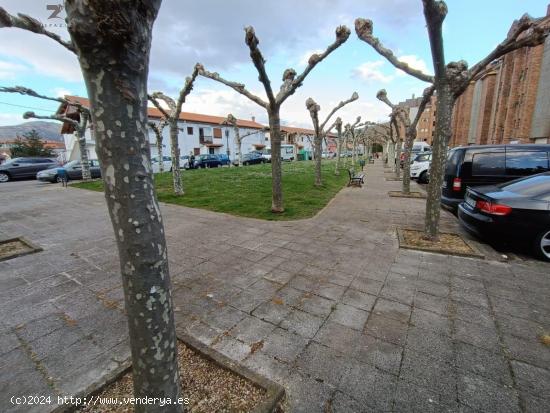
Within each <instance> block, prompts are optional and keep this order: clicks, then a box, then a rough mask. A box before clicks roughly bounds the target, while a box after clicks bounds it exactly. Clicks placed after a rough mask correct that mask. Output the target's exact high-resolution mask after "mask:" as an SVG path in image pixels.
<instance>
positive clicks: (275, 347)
mask: <svg viewBox="0 0 550 413" xmlns="http://www.w3.org/2000/svg"><path fill="white" fill-rule="evenodd" d="M383 171H384V168H383V167H382V165H381V163H376V164H374V165H369V166H368V167H366V184H365V185H364V187H363V188H362V189H357V188H345V189H344V190H342V191H341V192H340V193H339V194H338V195H337V196H336V198H335V199H334V200H333V201H332V202H331V203H330V204H329V205H328V206H327V208H325V210H323V211H322V212H321V213H320V214H319V215H318V216H316V217H315V218H312V219H309V220H304V221H294V222H265V221H258V220H253V219H245V218H238V217H231V216H228V215H223V214H217V213H212V212H208V211H203V210H194V209H190V208H184V207H178V206H173V205H163V206H162V213H163V218H164V222H165V227H166V232H167V239H168V245H169V259H170V271H171V274H172V281H173V293H172V295H173V299H174V305H175V306H176V309H175V311H176V322H177V328H178V329H179V331H182V332H186V333H188V334H190V335H192V336H194V337H195V338H198V339H199V340H201V341H202V342H204V343H206V344H208V345H210V346H212V347H213V348H214V349H216V350H218V351H220V352H222V353H224V354H225V355H227V356H229V357H231V358H232V359H234V360H236V361H239V362H242V363H243V364H244V365H246V366H248V367H250V368H252V369H253V370H255V371H257V372H259V373H260V374H263V375H265V376H267V377H269V378H271V379H273V380H275V381H277V382H279V383H281V384H283V385H284V386H285V387H286V389H287V399H288V411H292V412H315V411H319V412H324V411H333V412H359V411H404V412H405V411H407V412H408V411H423V412H424V411H494V412H501V411H533V412H536V411H543V410H544V407H545V406H548V404H549V403H550V348H548V347H545V346H543V345H542V344H541V343H540V342H539V341H538V339H537V337H538V334H540V332H542V331H546V333H548V332H550V302H549V300H548V297H549V296H550V278H549V277H548V273H549V269H550V265H547V264H543V263H538V262H529V261H526V262H510V263H502V262H498V261H496V260H495V258H498V254H494V253H492V252H491V250H490V248H487V249H484V252H487V253H488V259H486V260H478V259H469V258H458V257H450V256H444V255H437V254H429V253H419V252H415V251H406V250H399V249H398V248H397V240H396V236H395V227H396V226H397V225H399V226H418V227H421V225H422V222H423V219H424V213H423V208H424V203H425V201H424V200H420V199H406V198H390V197H389V196H388V195H387V192H388V191H389V190H399V188H400V183H399V182H386V181H385V179H384V173H383ZM4 188H5V187H4V186H1V187H0V197H2V199H7V197H6V192H4V191H7V190H6V189H4ZM10 188H11V190H13V188H15V187H14V186H11V187H10ZM61 191H63V192H62V194H60V192H61ZM61 196H63V201H62V204H63V207H64V209H63V213H62V214H60V213H59V205H60V198H61ZM38 197H39V198H38ZM36 199H40V202H39V203H37V202H36ZM14 211H15V212H14ZM0 217H1V218H0V236H2V237H7V236H12V235H23V236H25V237H27V238H29V239H31V240H32V241H34V242H35V243H38V244H40V245H41V246H43V247H44V249H45V251H44V252H41V253H38V254H33V255H29V256H25V257H20V258H17V259H15V260H11V261H6V262H2V263H0V272H1V274H2V276H1V277H0V298H1V299H2V301H1V304H0V310H2V314H3V316H2V317H1V322H0V353H1V354H0V405H1V406H6V409H5V410H7V411H33V410H32V409H31V410H30V409H28V407H29V406H19V408H17V407H16V406H12V405H11V404H10V403H9V398H10V396H11V395H13V394H16V393H17V394H40V395H45V394H51V395H53V396H55V395H58V394H61V395H69V394H74V393H75V392H77V391H81V390H83V389H85V388H87V387H89V386H90V385H91V384H92V383H93V382H94V381H96V380H97V379H98V377H108V376H109V375H112V374H114V373H115V372H116V371H117V370H119V369H120V368H122V366H124V362H125V361H127V359H128V357H129V350H128V344H127V338H126V336H127V329H126V325H125V318H124V316H123V314H122V312H121V308H122V306H123V304H122V299H123V296H122V291H121V288H120V280H119V278H118V277H119V276H118V275H117V272H118V261H117V259H116V253H115V251H116V247H115V244H114V240H113V236H112V229H111V227H110V223H109V222H108V217H107V212H106V209H105V206H104V200H103V195H102V194H98V193H93V192H87V191H83V190H77V189H67V190H61V189H60V188H58V187H57V186H43V185H42V186H36V185H30V184H29V185H26V186H24V188H22V189H20V190H13V193H10V196H9V205H5V206H4V205H3V204H2V205H0ZM442 217H443V219H442V228H444V229H449V230H456V229H457V223H456V220H455V218H454V217H453V216H452V215H451V214H448V213H446V212H444V213H443V214H442ZM255 343H259V344H257V345H256V346H254V347H255V348H256V347H259V350H257V351H255V352H251V345H252V344H255ZM51 408H52V407H50V409H51ZM50 409H48V406H38V407H37V408H36V410H35V411H48V410H50ZM3 410H4V409H3Z"/></svg>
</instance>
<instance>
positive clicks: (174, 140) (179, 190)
mask: <svg viewBox="0 0 550 413" xmlns="http://www.w3.org/2000/svg"><path fill="white" fill-rule="evenodd" d="M178 131H179V130H178V121H177V119H175V120H170V155H171V156H172V182H173V184H174V193H175V194H176V195H183V183H182V182H181V170H180V145H179V142H178Z"/></svg>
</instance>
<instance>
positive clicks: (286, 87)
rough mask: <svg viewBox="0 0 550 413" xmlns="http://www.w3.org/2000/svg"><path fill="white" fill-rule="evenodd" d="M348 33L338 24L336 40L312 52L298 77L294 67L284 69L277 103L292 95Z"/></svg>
mask: <svg viewBox="0 0 550 413" xmlns="http://www.w3.org/2000/svg"><path fill="white" fill-rule="evenodd" d="M350 33H351V32H350V30H349V29H348V28H347V27H346V26H338V27H337V28H336V40H334V42H333V43H332V44H330V45H329V46H328V47H327V48H326V50H325V51H324V52H323V53H321V54H317V53H314V54H312V55H311V56H310V58H309V60H308V63H307V66H306V68H305V69H304V71H303V72H302V73H301V74H300V75H299V76H298V77H295V76H296V72H295V71H294V69H287V70H285V73H284V75H283V84H282V85H281V89H280V90H279V93H278V94H277V99H276V100H277V104H279V105H280V104H281V103H283V102H284V101H285V100H286V99H287V98H288V97H289V96H290V95H292V94H293V93H294V92H295V91H296V89H298V88H299V87H300V86H301V85H302V83H303V82H304V80H305V78H306V77H307V75H308V74H309V72H311V71H312V70H313V68H314V67H315V66H316V65H317V64H318V63H319V62H321V61H322V60H323V59H325V58H326V57H327V56H328V55H329V54H331V53H332V52H333V51H334V50H336V49H337V48H338V47H340V46H341V45H342V44H343V43H345V41H346V40H348V38H349V35H350Z"/></svg>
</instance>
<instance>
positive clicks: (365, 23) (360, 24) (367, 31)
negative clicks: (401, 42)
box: [355, 18, 434, 83]
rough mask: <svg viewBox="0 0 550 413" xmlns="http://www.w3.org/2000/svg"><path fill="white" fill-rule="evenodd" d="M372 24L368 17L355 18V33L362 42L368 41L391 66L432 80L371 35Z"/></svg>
mask: <svg viewBox="0 0 550 413" xmlns="http://www.w3.org/2000/svg"><path fill="white" fill-rule="evenodd" d="M373 28H374V24H373V22H372V20H369V19H362V18H359V19H355V33H357V37H359V38H360V39H361V40H363V41H364V42H366V43H368V44H369V45H370V46H371V47H372V48H373V49H374V50H376V51H377V52H378V53H379V54H380V55H381V56H383V57H385V58H386V59H387V60H388V61H389V62H390V63H391V64H392V65H393V66H395V67H396V68H397V69H400V70H402V71H403V72H405V73H407V74H409V75H411V76H414V77H416V78H417V79H420V80H422V81H423V82H429V83H433V82H434V77H433V76H431V75H428V74H426V73H423V72H422V71H420V70H417V69H413V68H412V67H410V66H409V65H408V64H407V63H405V62H402V61H401V60H399V59H398V58H397V57H396V56H395V54H394V53H393V52H392V51H391V50H390V49H387V48H386V47H384V46H383V45H382V43H381V42H380V40H379V39H378V38H377V37H375V36H373Z"/></svg>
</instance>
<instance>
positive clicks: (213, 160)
mask: <svg viewBox="0 0 550 413" xmlns="http://www.w3.org/2000/svg"><path fill="white" fill-rule="evenodd" d="M220 166H222V162H221V161H220V159H219V158H218V155H210V154H206V155H199V156H196V157H195V164H194V168H197V169H198V168H218V167H220Z"/></svg>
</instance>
